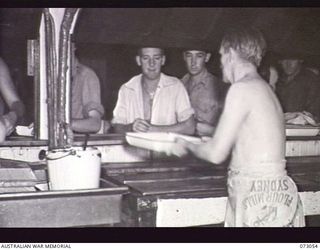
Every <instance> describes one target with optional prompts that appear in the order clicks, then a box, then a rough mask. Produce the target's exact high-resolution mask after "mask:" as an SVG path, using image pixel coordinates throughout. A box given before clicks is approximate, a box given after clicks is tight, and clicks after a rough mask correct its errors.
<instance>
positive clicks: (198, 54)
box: [183, 50, 211, 76]
mask: <svg viewBox="0 0 320 250" xmlns="http://www.w3.org/2000/svg"><path fill="white" fill-rule="evenodd" d="M210 56H211V55H210V53H206V52H205V51H200V50H187V51H185V52H184V53H183V59H184V61H185V62H186V66H187V69H188V72H189V73H190V74H191V75H192V76H195V75H198V74H200V73H201V72H202V71H203V70H204V69H205V66H206V62H208V61H209V59H210Z"/></svg>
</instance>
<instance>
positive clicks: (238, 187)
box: [225, 161, 305, 227]
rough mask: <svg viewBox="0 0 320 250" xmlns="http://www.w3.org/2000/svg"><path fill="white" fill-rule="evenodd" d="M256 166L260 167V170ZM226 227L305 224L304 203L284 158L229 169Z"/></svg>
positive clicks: (297, 225)
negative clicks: (272, 161) (273, 161)
mask: <svg viewBox="0 0 320 250" xmlns="http://www.w3.org/2000/svg"><path fill="white" fill-rule="evenodd" d="M257 167H259V170H258V171H257ZM228 194H229V197H228V203H227V210H226V218H225V227H303V226H305V220H304V215H303V209H302V203H301V201H300V198H299V194H298V190H297V187H296V185H295V183H294V182H293V180H292V179H291V178H290V177H289V176H287V172H286V170H285V161H283V162H281V163H277V164H274V163H272V164H271V163H264V164H259V165H257V166H256V167H254V166H248V168H247V169H246V170H243V168H232V167H231V168H230V170H229V173H228Z"/></svg>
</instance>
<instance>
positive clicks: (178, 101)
mask: <svg viewBox="0 0 320 250" xmlns="http://www.w3.org/2000/svg"><path fill="white" fill-rule="evenodd" d="M136 62H137V64H138V66H140V67H141V71H142V73H141V74H139V75H137V76H134V77H133V78H131V79H130V80H129V81H128V82H127V83H125V84H123V85H122V86H121V88H120V90H119V94H118V101H117V104H116V107H115V109H114V111H113V119H112V124H113V127H114V130H115V132H116V133H125V132H127V131H134V132H176V133H183V134H193V133H194V130H195V122H194V117H193V114H194V111H193V109H192V107H191V104H190V101H189V97H188V93H187V91H186V89H185V87H184V85H183V83H182V82H181V81H180V80H179V79H178V78H176V77H172V76H168V75H165V74H163V73H161V68H162V66H163V65H164V63H165V55H164V53H163V50H162V49H161V48H157V47H155V48H154V47H144V48H141V49H140V50H139V53H138V55H137V56H136Z"/></svg>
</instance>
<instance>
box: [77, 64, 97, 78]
mask: <svg viewBox="0 0 320 250" xmlns="http://www.w3.org/2000/svg"><path fill="white" fill-rule="evenodd" d="M78 72H79V74H80V75H82V77H92V78H98V76H97V74H96V72H94V70H93V69H92V68H90V67H89V66H87V65H84V64H82V63H79V64H78Z"/></svg>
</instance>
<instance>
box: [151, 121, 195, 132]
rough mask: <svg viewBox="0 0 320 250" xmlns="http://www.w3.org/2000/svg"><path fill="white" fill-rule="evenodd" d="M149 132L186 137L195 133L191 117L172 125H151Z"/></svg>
mask: <svg viewBox="0 0 320 250" xmlns="http://www.w3.org/2000/svg"><path fill="white" fill-rule="evenodd" d="M149 132H172V133H179V134H186V135H193V134H194V132H195V122H194V119H193V117H190V118H189V119H188V120H186V121H183V122H179V123H177V124H174V125H164V126H160V125H151V128H150V130H149Z"/></svg>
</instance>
